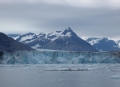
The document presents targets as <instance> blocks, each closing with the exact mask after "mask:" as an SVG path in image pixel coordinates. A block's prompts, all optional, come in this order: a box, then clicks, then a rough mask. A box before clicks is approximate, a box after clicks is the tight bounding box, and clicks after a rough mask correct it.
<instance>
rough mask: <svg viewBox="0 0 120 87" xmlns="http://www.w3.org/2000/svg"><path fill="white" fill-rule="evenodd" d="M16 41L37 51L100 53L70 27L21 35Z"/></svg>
mask: <svg viewBox="0 0 120 87" xmlns="http://www.w3.org/2000/svg"><path fill="white" fill-rule="evenodd" d="M16 40H17V41H19V42H22V43H24V44H26V45H28V46H31V47H32V48H35V49H51V50H66V51H94V52H98V50H96V48H94V47H93V46H91V45H90V44H89V43H88V42H86V41H84V40H83V39H81V38H80V37H78V36H77V34H76V33H75V32H74V31H73V30H72V29H71V28H70V27H68V28H66V29H64V30H62V31H55V32H51V33H48V34H45V33H40V34H34V33H28V34H24V35H21V36H20V37H19V38H17V39H16Z"/></svg>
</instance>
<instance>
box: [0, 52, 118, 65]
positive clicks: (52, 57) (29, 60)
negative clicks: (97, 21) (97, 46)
mask: <svg viewBox="0 0 120 87" xmlns="http://www.w3.org/2000/svg"><path fill="white" fill-rule="evenodd" d="M118 54H119V52H118V53H116V52H69V51H36V50H33V51H16V52H4V53H3V55H2V56H0V64H81V63H120V56H119V55H118Z"/></svg>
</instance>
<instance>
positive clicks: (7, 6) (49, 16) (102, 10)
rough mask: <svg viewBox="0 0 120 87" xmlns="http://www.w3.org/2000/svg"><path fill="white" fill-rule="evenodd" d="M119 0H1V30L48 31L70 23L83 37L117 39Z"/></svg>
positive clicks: (118, 30) (7, 31) (15, 31)
mask: <svg viewBox="0 0 120 87" xmlns="http://www.w3.org/2000/svg"><path fill="white" fill-rule="evenodd" d="M78 1H79V2H78ZM118 2H119V1H117V0H114V1H112V0H104V1H103V2H102V1H101V0H17V1H16V0H11V1H10V0H8V1H7V0H4V1H2V0H0V3H1V4H0V24H1V26H0V31H1V32H5V33H13V32H14V33H26V32H35V33H40V32H45V33H48V32H51V31H55V30H62V29H65V28H66V27H68V26H69V27H71V28H72V29H73V30H74V31H75V32H76V33H77V34H78V35H79V36H104V37H112V38H116V37H120V35H119V32H120V29H119V28H120V24H119V23H120V9H118V8H119V6H118V7H117V4H119V3H118ZM114 4H116V7H115V6H114ZM112 5H113V6H112ZM114 7H115V8H116V9H111V8H114Z"/></svg>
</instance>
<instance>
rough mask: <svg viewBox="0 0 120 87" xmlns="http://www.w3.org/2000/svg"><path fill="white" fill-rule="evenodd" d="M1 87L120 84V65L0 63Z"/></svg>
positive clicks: (117, 86)
mask: <svg viewBox="0 0 120 87" xmlns="http://www.w3.org/2000/svg"><path fill="white" fill-rule="evenodd" d="M0 87H120V64H33V65H32V64H28V65H27V64H24V65H2V64H1V65H0Z"/></svg>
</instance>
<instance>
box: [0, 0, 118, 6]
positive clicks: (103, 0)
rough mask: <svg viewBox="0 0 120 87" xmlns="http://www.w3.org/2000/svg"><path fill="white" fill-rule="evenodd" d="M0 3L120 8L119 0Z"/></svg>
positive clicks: (5, 0)
mask: <svg viewBox="0 0 120 87" xmlns="http://www.w3.org/2000/svg"><path fill="white" fill-rule="evenodd" d="M0 3H27V4H38V3H47V4H59V5H70V6H75V7H76V6H77V7H88V8H101V7H102V8H103V7H107V8H120V0H0Z"/></svg>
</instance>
